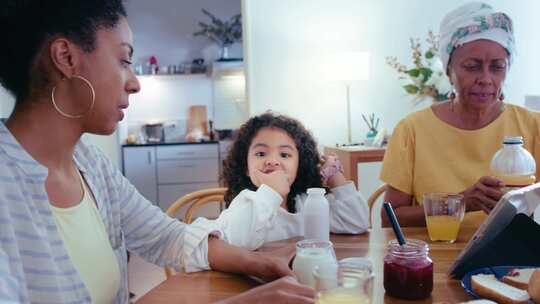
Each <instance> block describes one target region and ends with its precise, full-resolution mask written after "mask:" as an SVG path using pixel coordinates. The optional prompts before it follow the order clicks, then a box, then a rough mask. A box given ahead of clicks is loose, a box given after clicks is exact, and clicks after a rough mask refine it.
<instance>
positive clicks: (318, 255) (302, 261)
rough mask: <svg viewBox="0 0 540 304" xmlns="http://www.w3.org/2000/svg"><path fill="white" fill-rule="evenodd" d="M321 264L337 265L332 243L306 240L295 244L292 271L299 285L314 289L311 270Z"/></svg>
mask: <svg viewBox="0 0 540 304" xmlns="http://www.w3.org/2000/svg"><path fill="white" fill-rule="evenodd" d="M321 264H337V262H336V255H335V253H334V245H333V244H332V242H330V241H321V240H315V239H308V240H303V241H299V242H297V243H296V257H295V258H294V262H293V271H294V273H295V275H296V277H297V278H298V281H299V282H300V283H302V284H305V285H308V286H311V287H313V288H314V287H315V281H314V279H313V270H314V269H315V266H317V265H321Z"/></svg>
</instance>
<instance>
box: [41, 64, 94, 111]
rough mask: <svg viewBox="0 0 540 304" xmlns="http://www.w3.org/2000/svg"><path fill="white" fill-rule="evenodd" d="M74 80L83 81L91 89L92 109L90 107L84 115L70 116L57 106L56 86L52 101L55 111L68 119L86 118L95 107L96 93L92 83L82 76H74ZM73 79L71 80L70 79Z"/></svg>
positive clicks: (52, 92) (52, 93)
mask: <svg viewBox="0 0 540 304" xmlns="http://www.w3.org/2000/svg"><path fill="white" fill-rule="evenodd" d="M72 78H78V79H80V80H82V81H83V82H84V83H85V84H86V85H87V86H88V87H89V88H90V92H91V93H92V103H90V107H88V110H86V111H85V112H83V113H82V114H76V115H73V114H68V113H66V112H64V111H62V110H61V109H60V108H59V107H58V105H57V104H56V100H55V99H54V92H55V91H56V86H54V87H53V88H52V91H51V100H52V104H53V106H54V108H55V110H56V111H57V112H58V113H60V115H62V116H64V117H67V118H81V117H84V116H85V115H86V114H87V113H88V112H90V111H91V110H92V108H93V107H94V103H95V102H96V91H94V87H93V86H92V84H91V83H90V81H88V79H86V78H84V77H82V76H78V75H73V76H72ZM70 79H71V78H70ZM62 80H65V78H63V79H62Z"/></svg>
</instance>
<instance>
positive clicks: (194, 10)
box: [126, 0, 242, 65]
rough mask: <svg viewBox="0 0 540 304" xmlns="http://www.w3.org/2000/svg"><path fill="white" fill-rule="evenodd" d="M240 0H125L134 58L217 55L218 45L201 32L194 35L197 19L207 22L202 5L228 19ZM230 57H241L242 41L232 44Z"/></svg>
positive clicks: (170, 59)
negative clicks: (132, 38)
mask: <svg viewBox="0 0 540 304" xmlns="http://www.w3.org/2000/svg"><path fill="white" fill-rule="evenodd" d="M240 6H241V3H240V0H155V1H147V0H130V1H127V2H126V9H127V13H128V19H129V23H130V25H131V28H132V30H133V33H134V48H135V55H134V58H135V62H142V61H145V60H148V58H149V57H150V56H151V55H156V56H157V58H158V63H160V64H161V65H168V64H179V63H181V62H191V60H192V59H194V58H200V57H202V58H204V59H205V60H206V62H210V61H212V60H215V59H216V58H218V54H219V50H218V48H217V47H216V46H215V45H214V44H213V43H211V42H210V41H208V40H207V39H206V38H204V37H202V36H197V37H193V33H194V32H196V31H198V29H199V28H198V22H199V21H202V22H205V23H208V22H209V20H210V19H209V18H208V17H206V16H205V15H203V13H202V12H201V9H202V8H205V9H207V10H208V11H210V12H211V13H212V14H214V15H215V16H216V17H218V18H220V19H222V20H228V19H229V18H230V17H232V16H233V15H235V14H238V13H240ZM230 55H231V57H242V45H241V44H238V45H234V46H233V47H232V49H231V54H230Z"/></svg>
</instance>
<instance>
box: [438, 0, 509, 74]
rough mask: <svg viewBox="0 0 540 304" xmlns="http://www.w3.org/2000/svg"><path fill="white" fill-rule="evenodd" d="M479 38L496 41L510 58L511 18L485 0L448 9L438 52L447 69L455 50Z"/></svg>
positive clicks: (442, 24)
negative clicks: (449, 10)
mask: <svg viewBox="0 0 540 304" xmlns="http://www.w3.org/2000/svg"><path fill="white" fill-rule="evenodd" d="M480 39H487V40H491V41H495V42H497V43H498V44H500V45H501V46H502V47H504V48H505V49H506V51H507V52H508V54H509V56H508V59H509V62H510V63H511V62H512V54H513V53H514V43H515V41H514V30H513V25H512V19H510V17H508V15H506V14H505V13H501V12H495V11H494V10H493V8H492V7H491V6H490V5H488V4H485V3H482V2H471V3H468V4H465V5H462V6H460V7H458V8H457V9H455V10H453V11H451V12H449V13H448V14H447V15H446V16H445V17H444V19H443V20H442V22H441V26H440V40H439V53H440V56H441V60H442V62H443V66H444V71H446V69H447V67H448V63H449V61H450V56H451V55H452V52H453V51H454V50H455V49H456V48H457V47H459V46H461V45H463V44H465V43H467V42H471V41H475V40H480Z"/></svg>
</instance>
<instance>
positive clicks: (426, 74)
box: [420, 68, 433, 81]
mask: <svg viewBox="0 0 540 304" xmlns="http://www.w3.org/2000/svg"><path fill="white" fill-rule="evenodd" d="M420 74H422V76H424V81H426V80H428V79H429V77H431V75H432V74H433V71H432V70H431V69H428V68H421V69H420Z"/></svg>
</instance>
